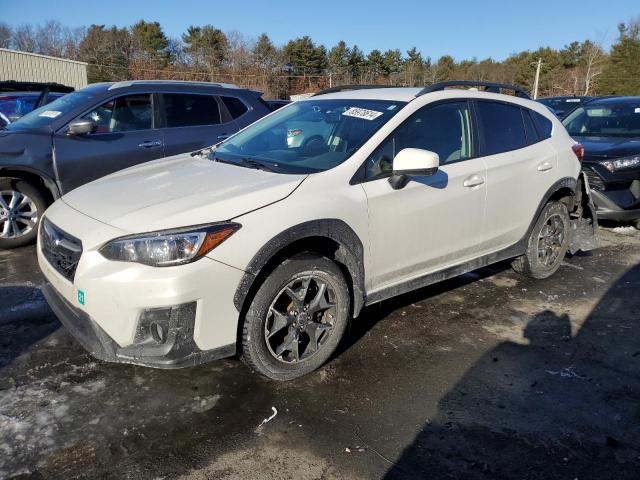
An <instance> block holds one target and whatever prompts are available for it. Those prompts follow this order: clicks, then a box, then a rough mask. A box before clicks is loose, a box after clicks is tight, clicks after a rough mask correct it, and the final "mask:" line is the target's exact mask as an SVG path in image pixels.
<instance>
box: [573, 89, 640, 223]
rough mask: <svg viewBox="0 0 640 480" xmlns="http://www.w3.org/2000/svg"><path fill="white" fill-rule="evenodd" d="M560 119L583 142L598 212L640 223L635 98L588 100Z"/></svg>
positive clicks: (638, 106)
mask: <svg viewBox="0 0 640 480" xmlns="http://www.w3.org/2000/svg"><path fill="white" fill-rule="evenodd" d="M563 124H564V126H565V127H566V129H567V131H568V132H569V135H571V136H572V137H573V138H574V139H575V140H576V141H578V142H580V143H581V144H582V145H583V146H584V161H583V165H582V166H583V170H584V172H585V174H586V175H587V177H588V178H589V183H590V184H591V188H592V189H593V200H594V202H595V204H596V207H597V208H598V217H600V218H602V219H605V220H616V221H633V222H634V223H635V224H636V226H640V97H608V98H597V99H594V100H591V101H590V102H588V103H585V104H584V105H583V106H581V107H579V108H577V109H576V110H574V111H573V112H572V113H570V114H569V116H568V117H567V118H566V119H565V120H564V121H563Z"/></svg>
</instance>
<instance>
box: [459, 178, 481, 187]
mask: <svg viewBox="0 0 640 480" xmlns="http://www.w3.org/2000/svg"><path fill="white" fill-rule="evenodd" d="M483 183H484V178H482V177H481V176H480V175H471V176H470V177H467V178H466V179H465V180H464V182H462V186H463V187H469V188H470V187H477V186H478V185H482V184H483Z"/></svg>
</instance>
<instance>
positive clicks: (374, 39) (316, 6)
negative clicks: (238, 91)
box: [0, 0, 640, 60]
mask: <svg viewBox="0 0 640 480" xmlns="http://www.w3.org/2000/svg"><path fill="white" fill-rule="evenodd" d="M307 5H308V6H307ZM638 17H640V1H638V0H555V1H550V0H535V1H528V2H523V1H518V0H516V1H511V2H498V1H494V0H473V1H471V0H449V1H446V0H445V1H443V0H439V1H432V0H421V1H420V0H394V1H375V0H369V1H362V0H356V1H353V0H352V1H349V0H341V1H335V0H314V1H313V2H308V4H306V3H305V2H304V0H280V1H278V0H272V1H268V0H263V1H257V0H240V1H229V0H225V1H217V0H209V1H195V0H171V1H167V0H155V1H148V2H143V1H137V0H126V1H125V0H110V1H104V0H99V1H95V0H87V1H85V2H79V1H78V0H47V1H43V0H21V1H17V0H0V21H2V22H5V23H8V24H9V25H11V26H17V25H20V24H23V23H43V22H45V21H47V20H50V19H53V20H57V21H59V22H61V23H62V24H64V25H67V26H70V27H76V26H81V25H90V24H92V23H95V24H100V25H102V24H104V25H113V24H115V25H117V26H119V27H122V26H129V25H131V24H133V23H135V22H136V21H138V20H140V19H144V20H146V21H158V22H160V24H161V25H162V28H163V29H164V31H165V33H166V34H167V35H168V36H172V37H176V38H178V37H180V35H181V34H182V33H183V32H184V31H185V30H186V29H187V27H188V26H189V25H204V24H212V25H214V26H215V27H217V28H219V29H221V30H223V31H225V32H228V31H233V30H235V31H239V32H241V33H242V34H244V35H245V36H247V37H250V38H251V37H253V38H255V37H257V36H258V35H260V34H261V33H263V32H266V33H267V34H268V35H269V36H270V37H271V39H272V40H273V41H274V43H275V44H277V45H283V44H284V43H286V41H287V40H289V39H291V38H295V37H298V36H303V35H309V36H311V38H313V40H314V41H315V42H317V43H321V44H324V45H325V46H327V48H330V47H331V46H333V45H335V44H336V43H337V42H338V41H339V40H345V41H346V42H347V44H348V45H350V46H352V45H354V44H356V45H358V47H360V48H361V49H362V50H364V51H365V52H369V51H371V50H372V49H376V48H377V49H379V50H382V51H384V50H387V49H389V48H391V49H396V48H399V49H400V50H402V51H403V52H405V51H406V50H408V49H409V48H411V47H414V46H415V47H417V48H418V50H420V51H421V52H422V53H423V56H425V57H427V56H429V57H431V58H434V59H436V58H438V57H440V56H441V55H445V54H448V55H451V56H453V57H454V58H455V59H456V60H462V59H465V58H469V59H470V58H473V57H476V58H478V59H482V58H487V57H492V58H494V59H496V60H502V59H504V58H506V57H507V56H508V55H509V54H511V53H514V52H518V51H522V50H535V49H537V48H538V47H541V46H550V47H553V48H562V47H563V46H564V45H566V44H568V43H570V42H572V41H574V40H580V41H581V40H585V39H592V40H595V41H597V42H600V43H602V44H603V46H604V47H605V48H608V47H609V46H610V45H611V43H612V42H613V41H615V39H616V37H617V34H618V31H617V25H618V24H619V23H620V22H627V21H629V20H630V19H632V18H638Z"/></svg>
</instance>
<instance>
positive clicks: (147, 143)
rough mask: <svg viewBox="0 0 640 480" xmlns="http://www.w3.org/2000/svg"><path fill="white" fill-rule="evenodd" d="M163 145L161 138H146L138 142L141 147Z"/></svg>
mask: <svg viewBox="0 0 640 480" xmlns="http://www.w3.org/2000/svg"><path fill="white" fill-rule="evenodd" d="M161 146H162V142H161V141H160V140H153V141H152V140H146V141H144V142H142V143H139V144H138V147H140V148H154V147H161Z"/></svg>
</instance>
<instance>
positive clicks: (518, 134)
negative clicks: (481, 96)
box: [477, 101, 527, 155]
mask: <svg viewBox="0 0 640 480" xmlns="http://www.w3.org/2000/svg"><path fill="white" fill-rule="evenodd" d="M477 106H478V115H479V117H480V123H481V125H482V137H481V138H482V153H483V155H495V154H497V153H502V152H509V151H511V150H517V149H519V148H523V147H526V146H527V136H526V133H525V129H524V122H523V120H522V114H521V113H520V107H519V106H517V105H510V104H507V103H500V102H489V101H478V102H477Z"/></svg>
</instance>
